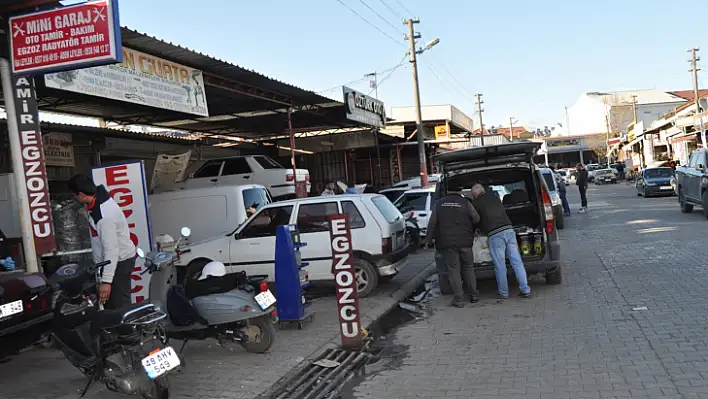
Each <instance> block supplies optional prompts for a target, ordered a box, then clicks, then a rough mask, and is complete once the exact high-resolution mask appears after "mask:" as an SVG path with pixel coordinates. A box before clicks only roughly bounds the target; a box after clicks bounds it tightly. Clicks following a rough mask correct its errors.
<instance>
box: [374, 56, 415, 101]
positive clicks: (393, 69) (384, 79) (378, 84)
mask: <svg viewBox="0 0 708 399" xmlns="http://www.w3.org/2000/svg"><path fill="white" fill-rule="evenodd" d="M406 57H408V54H406V55H404V56H403V59H401V62H399V63H398V65H396V66H395V67H393V68H391V71H390V72H389V73H388V75H386V76H384V77H383V79H381V80H380V81H379V82H377V83H376V87H374V88H373V89H372V90H371V91H369V95H371V93H373V92H374V90H376V89H377V88H378V87H380V86H381V85H382V84H383V82H385V81H386V80H388V78H390V77H391V76H393V74H394V72H396V71H397V70H398V68H400V67H402V66H403V65H404V64H405V60H406Z"/></svg>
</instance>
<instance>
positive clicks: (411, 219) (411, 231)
mask: <svg viewBox="0 0 708 399" xmlns="http://www.w3.org/2000/svg"><path fill="white" fill-rule="evenodd" d="M411 209H412V208H411ZM411 209H404V210H402V211H401V213H404V214H405V215H406V216H405V218H406V219H405V223H406V242H407V243H408V245H409V246H410V251H411V252H414V251H416V250H417V249H418V248H420V245H421V238H420V226H419V225H418V218H417V217H416V216H415V213H414V212H412V211H411Z"/></svg>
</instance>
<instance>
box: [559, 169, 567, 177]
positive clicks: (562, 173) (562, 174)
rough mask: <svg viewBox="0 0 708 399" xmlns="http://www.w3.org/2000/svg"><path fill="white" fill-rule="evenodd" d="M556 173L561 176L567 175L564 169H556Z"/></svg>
mask: <svg viewBox="0 0 708 399" xmlns="http://www.w3.org/2000/svg"><path fill="white" fill-rule="evenodd" d="M558 174H559V175H561V176H567V175H568V173H566V171H564V170H559V171H558Z"/></svg>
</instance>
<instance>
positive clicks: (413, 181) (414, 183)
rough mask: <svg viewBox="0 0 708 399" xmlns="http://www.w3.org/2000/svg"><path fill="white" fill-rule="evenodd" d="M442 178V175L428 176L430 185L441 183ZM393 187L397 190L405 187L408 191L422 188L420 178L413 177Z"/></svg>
mask: <svg viewBox="0 0 708 399" xmlns="http://www.w3.org/2000/svg"><path fill="white" fill-rule="evenodd" d="M440 176H441V175H440V174H432V175H429V176H428V184H434V183H437V182H438V181H440ZM392 187H395V188H401V187H403V188H408V189H411V188H418V187H421V183H420V177H412V178H410V179H406V180H401V181H399V182H398V183H395V184H394V185H393V186H392Z"/></svg>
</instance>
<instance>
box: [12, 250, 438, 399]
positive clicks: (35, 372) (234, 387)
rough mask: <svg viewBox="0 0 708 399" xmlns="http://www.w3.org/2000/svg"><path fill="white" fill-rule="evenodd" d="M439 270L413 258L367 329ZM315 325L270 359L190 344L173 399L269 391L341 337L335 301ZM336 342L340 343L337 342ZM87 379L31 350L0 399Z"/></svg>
mask: <svg viewBox="0 0 708 399" xmlns="http://www.w3.org/2000/svg"><path fill="white" fill-rule="evenodd" d="M433 269H434V264H433V256H432V253H431V252H430V251H425V250H420V251H418V252H417V253H415V254H413V255H411V256H410V257H409V262H408V265H407V266H406V267H405V268H404V269H403V270H402V271H401V273H400V274H399V275H398V276H396V277H395V278H394V279H393V280H392V281H391V282H390V283H389V284H385V285H382V286H381V288H380V290H379V292H378V293H377V294H376V295H374V296H372V297H370V298H364V299H362V300H361V302H360V305H361V308H362V310H361V312H362V324H363V325H368V324H370V323H372V322H373V321H374V320H375V319H377V318H379V317H380V316H381V315H383V314H384V313H386V311H388V310H389V309H390V308H391V307H393V306H395V305H396V304H397V303H398V301H399V300H400V299H402V298H403V297H405V296H406V295H407V294H408V293H409V292H411V291H412V290H413V289H414V288H415V287H417V286H418V285H419V284H420V283H421V282H422V281H423V280H424V279H425V278H426V277H427V276H429V275H430V274H432V272H433ZM312 309H313V310H314V311H315V312H316V315H315V320H314V322H313V323H312V324H306V326H305V327H304V328H303V329H302V330H297V329H296V328H286V329H283V330H281V329H279V330H278V336H277V341H276V343H275V344H274V346H273V348H272V349H271V350H270V352H269V353H267V354H263V355H259V354H250V353H246V352H245V351H244V350H243V349H242V348H240V346H236V347H235V350H234V352H233V353H231V352H228V351H226V350H225V349H223V348H220V347H218V346H216V344H215V341H212V340H209V341H203V342H193V343H189V345H188V346H187V348H186V350H185V356H186V359H187V369H186V371H185V372H184V373H183V374H178V375H175V377H174V378H171V380H170V381H171V386H172V392H173V396H172V397H171V399H178V398H190V399H193V398H200V399H202V398H204V399H206V398H209V399H221V398H230V399H236V398H244V399H245V398H248V399H252V398H255V397H257V396H258V395H260V394H262V393H264V392H265V391H266V390H268V389H270V388H271V387H272V385H273V384H275V383H276V382H277V381H279V380H280V379H281V378H284V377H285V376H287V375H288V373H290V372H291V371H292V370H293V369H294V368H295V367H297V366H298V365H300V363H302V362H304V361H306V359H308V358H311V357H315V356H316V355H317V354H319V353H320V352H321V351H323V350H324V349H326V348H327V347H329V346H330V345H332V342H333V340H335V339H336V338H337V337H338V332H339V330H338V328H339V327H338V320H339V319H338V316H337V310H336V302H335V298H334V297H323V298H320V299H317V300H315V302H314V303H313V306H312ZM334 342H336V340H335V341H334ZM84 384H85V379H84V377H83V376H82V375H81V374H80V373H79V372H78V371H76V370H75V369H74V368H73V367H72V366H71V365H70V364H69V362H68V361H67V360H65V359H64V358H63V356H62V355H61V353H59V352H58V351H56V350H50V349H32V350H30V351H27V352H25V353H23V354H21V356H18V357H16V358H13V359H12V360H10V361H9V362H6V363H4V364H0V387H2V388H0V399H49V398H52V399H70V398H71V399H74V398H77V397H78V394H77V390H78V389H80V388H83V386H84ZM123 397H124V396H122V395H118V394H114V393H112V392H109V391H107V390H106V389H105V388H104V387H103V386H102V385H101V384H95V385H94V388H92V389H91V391H90V392H89V394H88V395H87V396H86V398H87V399H98V398H100V399H114V398H123Z"/></svg>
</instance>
